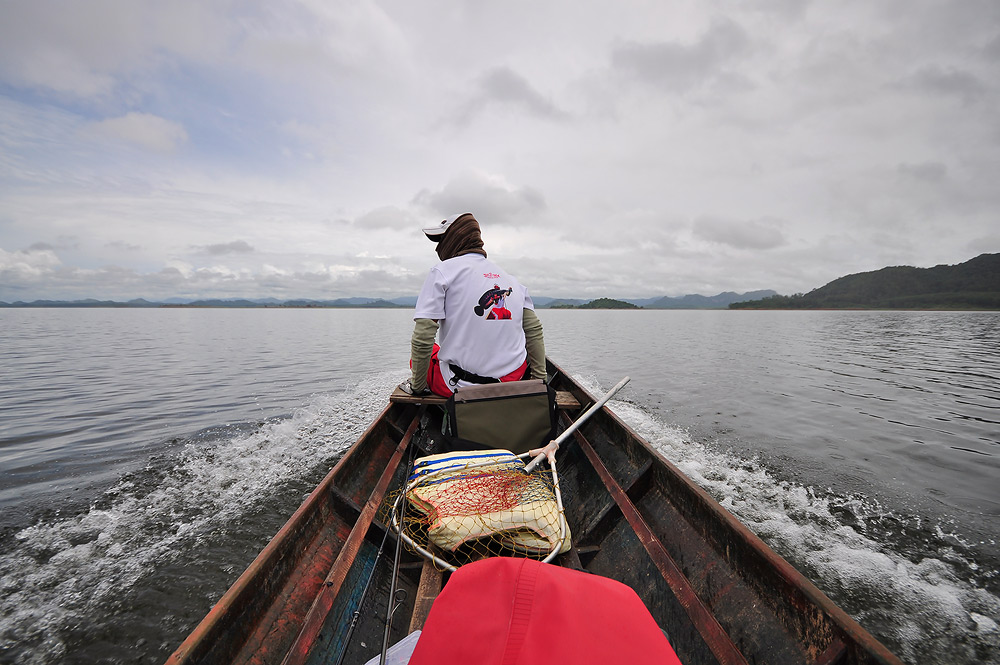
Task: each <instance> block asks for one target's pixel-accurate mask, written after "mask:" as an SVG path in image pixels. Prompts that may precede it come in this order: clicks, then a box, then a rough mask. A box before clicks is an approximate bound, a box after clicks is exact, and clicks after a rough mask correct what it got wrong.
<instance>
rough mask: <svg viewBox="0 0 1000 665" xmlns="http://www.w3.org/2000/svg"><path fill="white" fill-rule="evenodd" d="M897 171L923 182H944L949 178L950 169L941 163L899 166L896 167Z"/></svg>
mask: <svg viewBox="0 0 1000 665" xmlns="http://www.w3.org/2000/svg"><path fill="white" fill-rule="evenodd" d="M896 171H897V172H899V174H900V175H903V176H906V177H909V178H913V179H914V180H920V181H923V182H942V181H944V179H945V178H947V176H948V167H947V166H946V165H945V164H942V163H941V162H922V163H920V164H899V165H898V166H897V167H896Z"/></svg>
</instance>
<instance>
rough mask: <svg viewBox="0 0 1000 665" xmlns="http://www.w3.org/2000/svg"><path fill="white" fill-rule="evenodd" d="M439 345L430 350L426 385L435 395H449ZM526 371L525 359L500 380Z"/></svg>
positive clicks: (514, 376)
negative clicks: (439, 355) (442, 370)
mask: <svg viewBox="0 0 1000 665" xmlns="http://www.w3.org/2000/svg"><path fill="white" fill-rule="evenodd" d="M440 350H441V347H440V346H438V345H437V344H435V345H434V350H433V351H431V364H430V367H428V368H427V387H428V388H430V389H431V392H432V393H434V394H435V395H441V396H442V397H451V393H452V390H451V388H450V387H449V386H448V382H447V381H445V380H444V376H442V374H441V363H440V362H438V351H440ZM412 366H413V361H412V360H411V361H410V367H412ZM527 371H528V361H527V360H525V361H524V362H523V363H521V366H520V367H518V368H517V369H515V370H514V371H513V372H511V373H510V374H507V375H506V376H501V377H500V380H501V381H503V382H507V381H520V380H521V379H523V378H524V376H525V374H526V373H527Z"/></svg>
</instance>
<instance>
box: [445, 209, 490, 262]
mask: <svg viewBox="0 0 1000 665" xmlns="http://www.w3.org/2000/svg"><path fill="white" fill-rule="evenodd" d="M436 251H437V255H438V258H439V259H441V260H442V261H447V260H448V259H453V258H455V257H456V256H461V255H462V254H473V253H475V254H482V255H483V256H486V250H485V249H483V239H482V236H480V235H479V222H477V221H476V218H475V217H473V216H472V214H471V213H469V214H465V215H462V216H461V217H459V218H458V219H456V220H455V221H454V223H453V224H452V225H451V226H450V227H449V228H448V230H447V231H445V233H444V237H443V238H441V240H440V241H439V242H438V244H437V250H436Z"/></svg>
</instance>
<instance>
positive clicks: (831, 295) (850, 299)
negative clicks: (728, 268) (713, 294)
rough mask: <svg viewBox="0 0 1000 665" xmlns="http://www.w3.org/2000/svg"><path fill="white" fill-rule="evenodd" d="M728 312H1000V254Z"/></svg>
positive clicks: (877, 275)
mask: <svg viewBox="0 0 1000 665" xmlns="http://www.w3.org/2000/svg"><path fill="white" fill-rule="evenodd" d="M729 307H730V309H1000V254H981V255H980V256H977V257H976V258H974V259H971V260H969V261H966V262H965V263H960V264H958V265H954V266H944V265H941V266H935V267H933V268H911V267H909V266H900V267H893V268H882V269H881V270H875V271H874V272H863V273H858V274H856V275H847V276H846V277H841V278H840V279H835V280H833V281H832V282H830V283H829V284H827V285H826V286H822V287H820V288H818V289H815V290H813V291H810V292H809V293H806V294H801V293H799V294H796V295H794V296H772V297H770V298H764V299H762V300H755V301H752V302H740V303H733V304H732V305H730V306H729Z"/></svg>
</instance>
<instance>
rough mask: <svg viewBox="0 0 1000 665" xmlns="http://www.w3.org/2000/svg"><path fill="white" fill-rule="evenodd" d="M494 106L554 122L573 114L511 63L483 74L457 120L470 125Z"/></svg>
mask: <svg viewBox="0 0 1000 665" xmlns="http://www.w3.org/2000/svg"><path fill="white" fill-rule="evenodd" d="M494 107H503V108H505V109H507V110H510V109H514V110H518V111H522V112H525V113H527V114H528V115H529V116H531V117H534V118H538V119H541V120H547V121H553V122H565V121H567V120H569V119H570V114H569V113H568V112H566V111H564V110H562V109H561V108H559V107H558V106H556V104H555V103H554V102H552V101H551V100H550V99H548V98H547V97H545V96H544V95H543V94H542V93H540V92H539V91H538V90H536V89H535V88H534V87H533V86H532V85H531V83H529V82H528V79H526V78H525V77H524V76H522V75H521V74H519V73H517V72H516V71H514V70H513V69H511V68H510V67H494V68H492V69H489V70H488V71H486V72H485V73H483V74H482V75H480V76H479V77H478V78H477V79H476V80H475V83H474V86H473V92H472V95H471V96H470V98H469V100H468V101H466V102H465V103H463V104H459V105H458V110H457V112H455V114H454V115H453V122H454V124H456V125H457V126H459V127H466V126H468V125H469V124H471V123H472V122H473V121H474V120H475V119H476V118H478V117H479V116H480V115H482V114H483V113H485V112H486V111H487V110H489V109H491V108H494Z"/></svg>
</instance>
